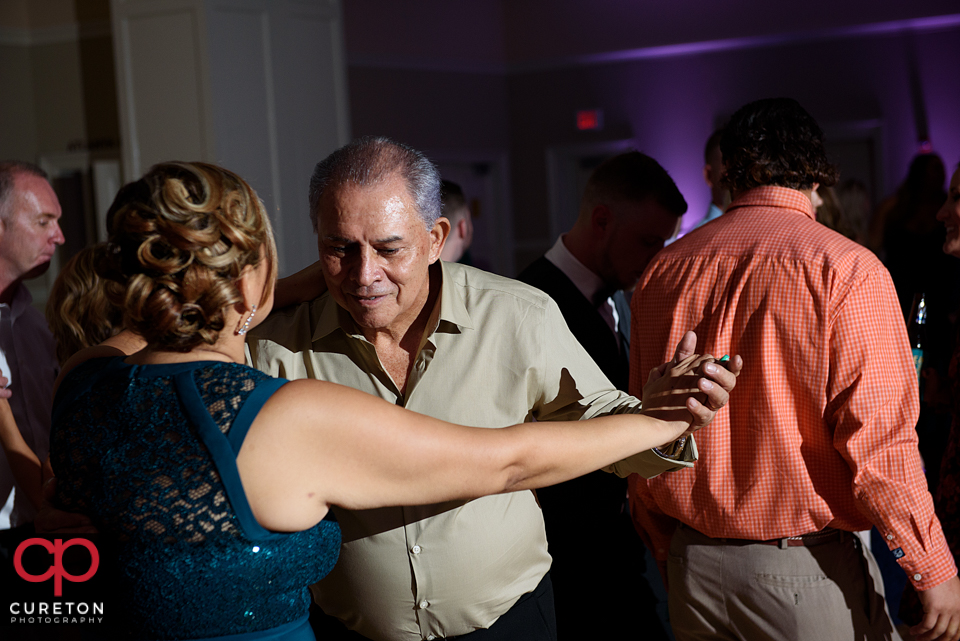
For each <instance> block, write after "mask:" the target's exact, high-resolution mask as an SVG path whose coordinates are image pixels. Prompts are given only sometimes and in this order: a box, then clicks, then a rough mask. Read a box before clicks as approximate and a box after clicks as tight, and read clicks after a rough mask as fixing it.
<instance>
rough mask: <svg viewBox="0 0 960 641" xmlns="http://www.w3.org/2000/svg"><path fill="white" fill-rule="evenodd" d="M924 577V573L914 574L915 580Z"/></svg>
mask: <svg viewBox="0 0 960 641" xmlns="http://www.w3.org/2000/svg"><path fill="white" fill-rule="evenodd" d="M922 578H923V575H920V574H914V575H913V580H914V581H919V580H920V579H922Z"/></svg>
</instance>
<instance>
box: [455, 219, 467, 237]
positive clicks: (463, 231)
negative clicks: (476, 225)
mask: <svg viewBox="0 0 960 641" xmlns="http://www.w3.org/2000/svg"><path fill="white" fill-rule="evenodd" d="M469 224H470V223H469V222H468V221H467V219H466V218H461V219H460V220H458V221H457V228H456V234H457V237H458V238H460V239H462V240H466V239H467V234H468V233H469V230H468V229H467V225H469Z"/></svg>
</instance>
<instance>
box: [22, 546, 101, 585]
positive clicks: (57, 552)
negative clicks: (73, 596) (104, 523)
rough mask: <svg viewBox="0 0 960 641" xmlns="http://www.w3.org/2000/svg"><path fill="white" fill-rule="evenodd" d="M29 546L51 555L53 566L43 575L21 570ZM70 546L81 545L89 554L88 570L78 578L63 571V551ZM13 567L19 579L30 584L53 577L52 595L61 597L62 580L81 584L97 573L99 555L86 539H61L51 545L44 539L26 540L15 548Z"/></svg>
mask: <svg viewBox="0 0 960 641" xmlns="http://www.w3.org/2000/svg"><path fill="white" fill-rule="evenodd" d="M31 545H39V546H40V547H42V548H43V549H45V550H46V551H47V552H49V553H50V554H52V555H53V565H52V566H50V569H49V570H47V571H46V572H44V573H43V574H39V575H38V574H28V573H27V571H26V570H24V569H23V551H24V550H26V549H27V548H28V547H30V546H31ZM72 545H82V546H83V547H85V548H87V550H88V551H89V552H90V569H89V570H87V571H86V572H84V573H83V574H81V575H80V576H74V575H72V574H70V573H68V572H67V571H66V570H64V569H63V551H64V550H66V549H67V548H68V547H70V546H72ZM13 567H14V568H16V570H17V574H19V575H20V578H22V579H23V580H24V581H29V582H30V583H42V582H43V581H48V580H50V577H53V595H54V596H62V595H63V579H64V578H66V579H67V581H73V582H74V583H83V582H84V581H89V580H90V579H91V578H92V577H93V575H94V574H96V573H97V568H98V567H100V553H99V552H98V551H97V546H95V545H94V544H93V543H92V542H90V541H88V540H86V539H70V540H69V541H67V542H66V543H64V542H63V539H54V542H53V543H51V542H50V541H47V540H46V539H27V540H26V541H24V542H23V543H21V544H20V545H18V546H17V551H16V552H15V553H14V555H13Z"/></svg>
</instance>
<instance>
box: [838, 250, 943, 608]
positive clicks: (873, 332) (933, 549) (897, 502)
mask: <svg viewBox="0 0 960 641" xmlns="http://www.w3.org/2000/svg"><path fill="white" fill-rule="evenodd" d="M899 312H900V306H899V303H898V301H897V296H896V291H895V290H894V287H893V283H892V282H891V280H890V277H889V275H888V273H887V271H886V270H885V269H883V268H882V267H879V268H877V269H875V270H872V271H871V272H869V273H868V274H866V275H865V276H864V277H863V278H862V279H861V280H860V281H859V282H855V283H853V284H852V286H851V288H850V291H849V293H848V294H847V296H846V297H845V298H844V300H843V301H842V303H841V304H840V306H839V308H838V309H837V310H836V313H835V319H834V321H833V323H832V327H831V329H830V341H831V344H830V372H831V375H830V377H829V380H828V384H827V390H826V391H827V407H826V412H825V419H826V421H827V424H828V425H832V426H834V447H836V449H837V451H838V452H839V453H840V454H841V455H842V456H843V457H844V459H845V460H846V461H847V463H848V464H849V465H850V468H851V470H852V472H853V488H852V489H853V495H854V499H855V501H856V502H857V506H858V508H859V509H860V510H861V511H862V512H864V513H865V514H866V515H867V516H868V517H869V518H870V520H871V521H872V522H873V524H874V525H876V527H877V529H878V530H879V531H880V533H881V535H882V536H883V538H884V540H885V541H886V543H887V546H888V547H889V548H890V550H891V551H892V552H893V556H894V557H895V558H896V559H897V561H898V563H900V565H901V567H902V568H903V570H904V571H905V572H906V574H907V578H908V579H909V580H910V582H911V584H912V585H913V586H914V588H916V589H917V590H925V589H929V588H932V587H934V586H936V585H939V584H940V583H943V582H944V581H946V580H948V579H950V578H951V577H953V576H955V575H956V574H957V568H956V566H955V565H954V561H953V557H952V555H951V554H950V550H949V548H948V547H947V543H946V540H945V539H944V536H943V531H942V530H941V527H940V522H939V520H938V519H937V517H936V515H935V514H934V508H933V501H932V499H931V497H930V493H929V492H928V491H927V483H926V479H925V477H924V474H923V467H922V462H921V460H920V453H919V451H918V449H917V432H916V429H915V426H916V424H917V417H918V416H919V412H920V410H919V399H918V382H917V377H916V370H915V369H914V365H913V359H912V356H911V350H910V346H909V342H908V340H907V335H906V328H905V325H904V323H903V319H901V318H900V314H899Z"/></svg>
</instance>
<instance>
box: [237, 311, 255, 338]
mask: <svg viewBox="0 0 960 641" xmlns="http://www.w3.org/2000/svg"><path fill="white" fill-rule="evenodd" d="M256 313H257V306H256V305H254V306H253V309H251V310H250V315H249V316H247V320H245V321H243V325H242V326H241V327H240V328H239V329H238V330H237V335H238V336H243V335H245V334H246V333H247V332H249V331H250V321H252V320H253V317H254V315H256Z"/></svg>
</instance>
